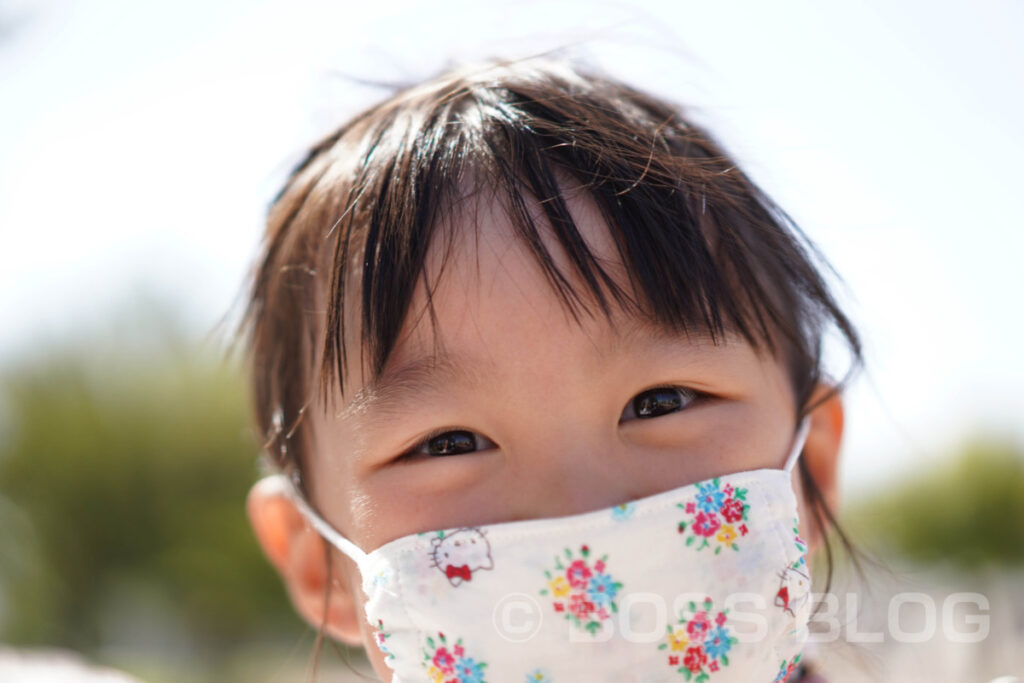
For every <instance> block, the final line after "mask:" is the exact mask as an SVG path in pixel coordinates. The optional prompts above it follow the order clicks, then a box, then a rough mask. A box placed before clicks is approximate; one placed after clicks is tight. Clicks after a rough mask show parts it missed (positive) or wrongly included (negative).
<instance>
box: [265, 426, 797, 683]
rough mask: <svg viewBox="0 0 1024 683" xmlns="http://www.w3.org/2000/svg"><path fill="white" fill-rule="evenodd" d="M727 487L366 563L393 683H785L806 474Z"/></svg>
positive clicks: (370, 605) (289, 489)
mask: <svg viewBox="0 0 1024 683" xmlns="http://www.w3.org/2000/svg"><path fill="white" fill-rule="evenodd" d="M808 426H809V425H808V422H807V421H806V420H805V421H804V422H803V423H802V424H801V426H800V429H799V430H798V432H797V435H796V437H795V439H794V443H793V446H792V450H791V453H790V454H789V456H788V457H787V458H786V461H785V465H784V466H783V468H782V469H759V470H754V471H749V472H739V473H734V474H728V475H723V476H721V477H716V478H713V479H709V480H706V481H702V482H698V483H696V484H690V485H687V486H683V487H680V488H677V489H673V490H671V491H665V492H663V493H659V494H656V495H652V496H648V497H646V498H641V499H638V500H634V501H632V502H629V503H625V504H622V505H617V506H615V507H611V508H606V509H603V510H595V511H592V512H586V513H583V514H577V515H571V516H567V517H556V518H549V519H534V520H525V521H515V522H505V523H500V524H488V525H481V526H465V527H459V528H452V529H443V530H438V531H433V532H429V533H419V534H412V535H410V536H405V537H403V538H399V539H397V540H394V541H391V542H390V543H387V544H385V545H383V546H381V547H380V548H378V549H376V550H374V551H373V552H370V553H365V552H363V551H362V550H361V549H360V548H358V547H357V546H355V544H353V543H352V542H351V541H349V540H348V539H346V538H345V537H343V536H342V535H341V534H339V533H338V532H337V531H336V530H334V529H333V528H332V527H331V526H330V525H329V524H328V523H327V522H326V521H324V520H323V519H322V518H321V517H320V516H319V515H318V514H317V513H316V512H314V511H313V510H312V509H311V508H310V507H309V505H308V504H307V503H306V502H305V501H304V500H303V498H302V497H301V496H300V495H299V494H298V493H297V491H296V489H295V488H294V486H293V484H292V483H291V482H290V481H289V480H288V479H287V478H285V477H284V476H283V475H276V482H275V483H276V484H278V485H280V486H281V487H282V491H283V492H285V493H286V494H288V495H290V496H291V497H292V499H293V500H294V501H295V503H296V504H297V506H298V507H299V509H300V510H301V511H302V512H303V514H304V515H305V516H306V517H307V518H308V519H309V521H310V523H311V524H312V525H313V527H315V528H316V530H317V531H318V532H319V533H320V534H321V535H323V537H324V538H325V539H326V540H327V541H329V542H330V543H331V544H332V545H334V546H335V547H337V548H338V550H340V551H341V552H343V553H345V554H346V555H348V556H349V557H350V558H352V560H354V561H355V562H356V564H357V565H358V567H359V571H360V574H361V576H362V588H363V591H364V592H365V593H366V596H367V598H368V600H367V602H366V604H365V611H366V617H367V619H368V621H369V623H370V624H371V625H372V626H373V627H374V628H375V629H377V633H376V637H377V644H378V646H379V647H380V649H381V651H382V652H383V653H384V655H385V661H386V662H387V665H388V666H389V667H391V668H392V669H393V670H394V677H393V679H392V680H393V681H395V682H396V683H409V682H412V681H437V682H439V683H452V682H460V683H483V682H484V681H488V682H493V683H503V682H505V681H509V682H513V683H523V682H524V681H534V682H541V681H544V682H551V683H564V682H568V681H581V680H586V681H608V682H613V681H614V682H615V683H622V682H623V681H635V682H641V681H701V682H704V681H708V682H710V683H726V682H729V681H737V682H738V681H742V682H743V683H750V682H751V681H757V682H760V681H764V682H765V683H769V682H772V681H782V680H785V678H786V676H787V675H788V674H789V672H791V671H792V670H793V669H794V668H795V666H796V663H797V661H798V660H799V652H800V650H801V648H802V646H803V644H804V642H805V640H806V638H807V622H808V619H809V614H810V578H809V572H808V570H807V565H806V563H805V561H804V551H805V549H806V546H805V544H804V542H803V541H802V540H801V539H800V537H799V535H798V533H797V500H796V495H795V494H794V491H793V488H792V485H791V472H792V469H793V466H794V464H795V463H796V460H797V458H798V457H799V455H800V452H801V451H802V449H803V444H804V441H805V439H806V437H807V429H808Z"/></svg>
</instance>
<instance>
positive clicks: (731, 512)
mask: <svg viewBox="0 0 1024 683" xmlns="http://www.w3.org/2000/svg"><path fill="white" fill-rule="evenodd" d="M722 516H723V517H725V521H727V522H738V521H740V520H741V519H743V503H742V502H740V501H738V500H736V499H735V498H730V499H729V500H727V501H725V502H724V503H723V504H722Z"/></svg>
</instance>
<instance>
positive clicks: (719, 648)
mask: <svg viewBox="0 0 1024 683" xmlns="http://www.w3.org/2000/svg"><path fill="white" fill-rule="evenodd" d="M731 648H732V643H731V642H729V631H728V630H726V629H725V628H723V627H721V626H719V627H718V628H716V629H715V630H714V631H712V632H711V633H709V634H708V635H707V637H706V638H705V639H704V651H705V652H707V653H708V657H711V658H712V659H719V658H721V657H722V656H724V655H725V654H727V653H728V652H729V650H730V649H731Z"/></svg>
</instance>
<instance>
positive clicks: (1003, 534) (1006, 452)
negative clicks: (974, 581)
mask: <svg viewBox="0 0 1024 683" xmlns="http://www.w3.org/2000/svg"><path fill="white" fill-rule="evenodd" d="M919 469H920V472H921V474H920V475H919V476H917V477H914V478H913V479H912V480H909V481H902V482H898V483H896V484H894V485H892V486H889V487H887V488H884V489H881V490H879V491H878V492H877V493H875V494H874V495H870V496H865V497H863V498H862V499H860V500H858V501H857V502H856V503H855V504H854V505H853V506H852V507H851V508H850V509H849V510H848V511H847V512H846V513H845V514H844V520H845V522H846V524H847V525H848V526H849V528H850V529H851V530H852V531H853V532H854V534H855V536H856V537H858V538H862V539H864V540H865V541H866V542H867V543H868V544H869V545H871V546H872V547H873V548H874V549H875V552H876V554H878V555H879V556H881V557H888V556H893V555H895V556H900V557H902V558H905V559H907V560H911V561H913V562H916V563H919V564H922V565H939V566H944V567H946V568H949V569H952V570H956V571H961V572H975V571H981V570H984V569H989V568H1010V569H1020V568H1022V567H1024V448H1022V447H1021V445H1020V444H1017V443H1015V442H1014V441H1013V440H1012V439H1008V438H1007V439H999V438H996V437H992V436H985V437H977V438H975V439H973V440H970V441H968V442H967V443H966V444H965V445H964V446H962V447H960V448H957V449H955V451H954V452H953V453H952V454H950V456H949V457H947V458H945V459H944V460H942V461H940V462H939V463H937V464H936V465H935V466H933V467H929V466H924V465H923V466H922V467H920V468H919Z"/></svg>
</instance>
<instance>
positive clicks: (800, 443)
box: [782, 417, 811, 474]
mask: <svg viewBox="0 0 1024 683" xmlns="http://www.w3.org/2000/svg"><path fill="white" fill-rule="evenodd" d="M810 431H811V418H809V417H805V418H804V419H803V420H801V421H800V426H799V427H797V430H796V437H794V439H793V449H792V450H791V451H790V452H789V455H788V456H786V464H785V465H783V466H782V471H783V472H786V473H787V474H789V473H790V472H792V471H793V466H794V465H796V461H797V459H798V458H799V457H800V454H801V453H803V451H804V444H805V443H806V442H807V435H808V433H810Z"/></svg>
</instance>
